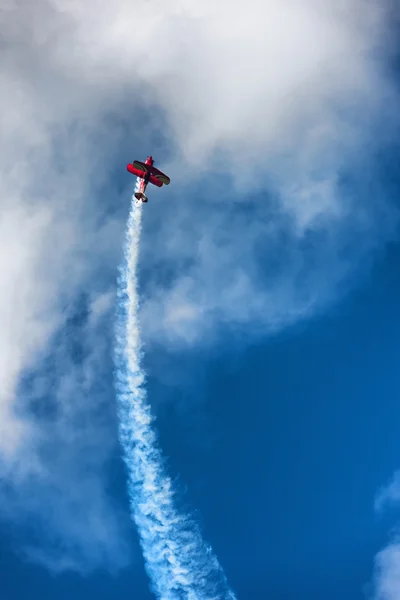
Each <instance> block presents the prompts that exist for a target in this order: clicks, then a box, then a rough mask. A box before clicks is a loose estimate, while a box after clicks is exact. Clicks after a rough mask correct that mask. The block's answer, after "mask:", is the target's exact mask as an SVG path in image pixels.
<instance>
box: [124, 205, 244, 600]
mask: <svg viewBox="0 0 400 600" xmlns="http://www.w3.org/2000/svg"><path fill="white" fill-rule="evenodd" d="M141 217H142V206H141V205H140V206H139V207H136V206H135V198H134V197H133V199H132V208H131V212H130V216H129V221H128V228H127V239H126V249H125V264H124V265H123V267H122V269H121V273H120V279H119V290H118V297H119V301H118V315H117V347H116V368H117V373H116V380H117V390H118V412H119V419H120V424H119V429H120V439H121V444H122V447H123V452H124V460H125V464H126V467H127V474H128V490H129V499H130V505H131V511H132V517H133V520H134V522H135V523H136V525H137V528H138V532H139V536H140V541H141V546H142V549H143V554H144V558H145V564H146V569H147V572H148V575H149V577H150V580H151V582H152V587H153V590H154V592H155V594H156V596H157V597H158V598H160V599H162V600H178V599H183V598H187V599H188V600H190V599H193V600H194V599H198V600H201V599H203V600H217V599H218V600H222V599H226V600H234V599H235V595H234V594H233V592H232V591H231V590H230V589H229V586H228V584H227V581H226V578H225V575H224V573H223V571H222V568H221V566H220V565H219V563H218V560H217V559H216V557H215V556H214V555H213V553H212V551H211V549H210V548H208V547H207V546H206V545H205V543H204V541H203V540H202V537H201V534H200V531H199V529H198V526H197V524H196V523H195V522H194V521H193V520H192V519H191V518H189V517H188V516H187V515H182V514H180V513H179V511H178V510H177V507H176V505H175V502H176V499H175V498H174V491H173V485H172V481H171V479H170V478H169V477H168V476H167V474H166V470H165V466H164V464H163V458H162V455H161V452H160V449H159V447H158V445H157V439H156V435H155V431H154V429H153V427H152V417H151V410H150V405H149V403H148V401H147V394H146V390H145V388H144V383H145V374H144V372H143V368H142V366H141V364H140V363H141V357H142V344H141V338H140V326H139V321H138V309H139V295H138V281H137V266H138V256H139V242H140V232H141Z"/></svg>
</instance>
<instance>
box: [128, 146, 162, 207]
mask: <svg viewBox="0 0 400 600" xmlns="http://www.w3.org/2000/svg"><path fill="white" fill-rule="evenodd" d="M153 165H154V160H153V157H152V156H148V157H147V158H146V162H144V163H143V162H140V161H139V160H134V161H133V163H129V164H128V165H126V168H127V170H128V171H129V173H132V175H136V177H140V184H139V189H138V190H137V191H136V192H135V198H136V199H137V200H138V201H142V202H147V201H148V198H147V196H146V194H145V191H146V188H147V184H148V183H152V184H153V185H156V186H157V187H162V186H163V184H164V183H165V185H169V183H170V178H169V177H168V175H165V173H162V172H161V171H159V170H158V169H156V168H155V167H154V166H153Z"/></svg>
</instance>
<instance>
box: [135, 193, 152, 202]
mask: <svg viewBox="0 0 400 600" xmlns="http://www.w3.org/2000/svg"><path fill="white" fill-rule="evenodd" d="M135 198H136V200H141V201H142V202H148V200H149V199H148V198H147V196H146V195H145V194H143V192H135Z"/></svg>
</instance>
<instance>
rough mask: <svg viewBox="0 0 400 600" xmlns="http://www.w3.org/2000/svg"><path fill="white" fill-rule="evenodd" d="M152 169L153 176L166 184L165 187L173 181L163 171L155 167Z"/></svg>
mask: <svg viewBox="0 0 400 600" xmlns="http://www.w3.org/2000/svg"><path fill="white" fill-rule="evenodd" d="M150 169H151V170H150V172H151V174H152V175H154V177H155V178H156V179H158V180H159V181H161V183H165V185H169V183H170V182H171V180H170V178H169V177H168V175H166V174H165V173H163V172H162V171H159V170H158V169H156V168H155V167H150Z"/></svg>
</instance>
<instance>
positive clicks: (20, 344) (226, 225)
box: [0, 0, 397, 566]
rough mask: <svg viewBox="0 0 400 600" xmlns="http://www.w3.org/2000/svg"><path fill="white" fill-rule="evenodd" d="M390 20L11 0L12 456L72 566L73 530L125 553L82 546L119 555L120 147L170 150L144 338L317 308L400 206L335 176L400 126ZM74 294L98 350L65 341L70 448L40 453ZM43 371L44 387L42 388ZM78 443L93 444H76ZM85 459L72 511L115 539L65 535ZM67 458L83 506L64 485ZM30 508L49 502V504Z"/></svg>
mask: <svg viewBox="0 0 400 600" xmlns="http://www.w3.org/2000/svg"><path fill="white" fill-rule="evenodd" d="M387 26H388V24H387V22H386V14H385V6H384V5H383V4H382V3H373V2H372V3H369V4H368V5H366V4H365V3H364V2H361V1H359V0H351V1H346V2H337V1H334V0H325V1H324V2H321V1H317V0H291V1H290V2H286V3H282V2H280V1H278V0H270V1H269V2H261V1H259V0H250V1H249V2H248V3H247V4H246V10H243V5H242V4H240V3H239V2H228V1H227V0H223V1H222V0H221V1H219V2H218V3H215V2H213V1H211V0H205V1H204V2H201V3H199V2H194V1H188V0H186V1H184V0H181V1H177V0H164V1H161V0H159V1H156V0H153V1H151V2H139V1H137V2H132V1H131V0H129V1H128V0H115V1H114V2H108V3H107V2H103V3H101V9H99V4H98V2H95V0H87V1H86V2H80V1H76V2H71V1H67V0H53V1H50V0H49V1H46V0H35V1H34V2H31V1H27V0H25V1H24V0H20V1H15V2H9V3H8V4H7V5H5V4H4V3H3V5H2V11H1V13H0V28H1V33H2V44H1V49H0V53H1V64H2V70H1V74H0V85H1V89H2V90H5V93H3V94H2V95H1V98H0V115H1V117H0V118H1V121H0V128H1V131H0V133H1V136H0V203H1V206H0V209H1V210H0V233H1V235H0V251H1V253H0V256H1V260H0V287H1V289H2V294H1V298H0V332H1V333H0V357H1V360H0V374H1V380H2V384H3V385H2V388H1V390H0V422H1V429H0V453H1V455H2V457H3V472H4V474H5V475H4V477H6V474H7V473H8V475H10V473H12V472H14V485H15V493H18V490H24V486H25V484H26V481H29V478H30V477H35V485H36V487H37V488H39V487H40V488H41V489H42V490H43V494H48V495H49V496H48V497H50V498H52V502H54V507H55V508H54V514H55V515H58V517H57V518H56V519H54V520H53V522H52V530H53V531H54V532H55V534H54V535H55V536H56V538H57V539H58V540H60V539H61V538H63V537H65V539H67V540H69V543H67V544H66V545H65V546H66V548H67V552H66V553H65V554H64V555H63V556H61V555H59V554H57V558H56V559H55V560H57V561H58V564H59V565H67V564H69V565H71V564H74V565H77V560H78V559H77V556H76V554H74V553H72V554H71V551H70V548H71V547H73V546H74V544H75V543H77V540H78V539H79V537H81V538H82V540H81V545H80V548H81V551H80V552H78V554H80V556H81V557H83V558H82V561H83V562H85V561H86V562H87V563H88V564H89V565H92V564H99V563H100V562H101V560H103V562H106V563H107V562H112V560H111V558H110V556H109V555H104V556H103V557H102V559H101V560H100V558H99V555H98V556H96V557H94V558H93V553H92V552H91V551H89V550H88V548H90V547H92V548H93V547H94V546H93V544H91V543H90V540H92V542H94V545H96V542H97V541H98V539H99V536H100V538H101V539H102V540H103V541H104V540H105V539H106V538H107V539H113V540H114V543H113V544H111V545H110V547H113V548H115V557H116V558H115V564H116V563H118V564H122V563H123V562H124V560H123V558H121V557H122V556H123V554H124V553H123V552H121V550H120V544H122V546H123V543H124V536H123V534H122V533H121V521H120V520H119V519H117V520H115V519H114V518H113V517H112V515H113V514H114V508H113V506H112V503H111V501H110V499H109V498H108V497H107V494H106V492H105V478H104V469H105V466H106V464H107V457H108V455H109V453H110V452H111V447H112V443H111V442H110V445H109V444H108V443H105V442H104V440H107V439H108V438H111V439H112V441H113V442H115V439H114V438H113V435H114V436H115V434H113V433H112V432H111V430H109V429H107V427H106V428H105V429H103V428H101V427H100V429H101V433H100V434H99V431H98V429H97V428H98V423H97V421H96V420H95V421H93V422H92V421H91V418H92V416H93V414H95V412H96V411H95V407H96V401H97V391H96V389H97V388H96V379H97V377H98V373H99V372H100V371H101V370H102V367H101V365H102V364H103V361H104V360H105V359H106V358H105V357H106V356H107V352H109V347H108V346H107V345H104V343H102V342H101V340H102V329H101V328H102V326H104V325H103V323H104V321H103V318H102V314H103V311H105V313H104V314H105V315H107V314H109V312H107V310H108V307H109V301H110V302H111V299H112V297H113V293H114V290H113V289H112V286H113V278H114V276H115V268H116V266H117V263H118V260H119V257H120V244H121V241H122V237H121V235H122V231H123V223H122V222H121V218H120V217H119V215H118V214H117V216H116V217H113V218H111V217H110V216H109V215H110V209H111V207H115V206H116V205H117V203H118V202H121V198H120V197H119V192H117V182H116V183H115V184H114V183H110V177H111V174H113V176H114V173H113V168H114V162H113V161H114V158H113V157H114V155H116V156H118V160H119V159H121V163H122V162H125V161H127V160H129V159H131V158H132V157H131V156H129V157H128V156H124V155H123V152H122V151H121V147H123V148H126V151H127V152H129V153H132V154H133V153H134V154H135V155H137V157H138V158H140V157H141V155H142V154H143V155H144V153H145V152H147V151H149V152H153V153H154V155H155V157H156V158H157V157H158V156H161V153H162V149H163V148H165V149H167V155H168V156H167V157H166V159H165V163H164V164H165V169H166V170H167V169H168V171H169V173H170V174H171V177H172V184H171V186H170V188H169V189H166V190H160V191H159V190H156V191H154V193H152V194H151V202H150V203H149V205H148V206H146V207H145V210H146V217H145V231H144V234H145V235H144V240H143V250H142V256H141V260H142V265H143V267H144V270H145V273H146V277H145V288H144V292H145V300H146V301H145V303H144V304H143V312H142V316H143V327H144V334H145V336H146V338H147V339H148V340H151V339H154V338H156V339H157V340H158V341H164V342H165V341H167V342H168V343H174V344H176V343H194V342H198V341H200V340H202V339H204V338H205V339H210V338H211V337H212V333H213V331H215V328H216V326H217V325H218V323H220V322H223V321H228V322H236V323H238V324H245V325H247V324H249V323H250V324H255V325H256V327H257V328H258V329H259V330H260V331H262V330H263V328H264V329H265V328H267V329H270V328H276V327H281V326H284V325H285V324H287V323H290V322H293V321H294V320H296V319H298V318H303V317H304V316H306V315H311V314H313V313H314V312H315V311H316V310H319V309H321V307H323V306H324V305H325V303H326V302H328V301H329V300H330V299H331V298H332V297H333V296H334V295H335V293H336V289H337V287H338V286H339V285H340V284H341V282H342V281H343V279H345V278H346V277H348V275H349V274H350V273H351V272H352V269H353V264H354V263H357V260H358V259H359V258H360V257H361V256H363V255H364V253H365V252H367V251H369V250H371V248H374V247H375V246H376V245H379V243H380V242H381V241H383V240H385V239H386V238H387V237H388V236H389V235H390V234H391V232H392V231H393V228H394V226H395V223H396V219H397V214H396V213H395V212H394V209H393V208H392V207H391V205H390V202H389V201H388V200H387V199H386V198H382V197H377V196H376V195H374V193H372V192H371V191H370V189H369V188H368V185H367V184H365V187H364V188H363V189H362V190H361V191H360V188H359V187H358V188H357V190H356V191H355V192H354V193H352V194H351V193H349V192H348V191H347V192H346V191H344V189H343V187H342V185H341V181H340V175H341V173H342V172H343V170H346V169H347V168H349V169H350V170H351V166H352V165H355V168H356V170H357V172H358V173H359V172H360V170H361V169H364V171H365V172H367V171H368V169H369V168H370V167H371V164H372V163H371V162H370V160H369V158H370V157H369V150H368V149H369V148H371V149H372V147H373V146H374V145H379V141H380V137H381V136H384V135H386V134H387V131H388V129H389V128H388V127H387V125H390V126H392V127H393V125H394V121H393V118H392V115H391V113H390V106H394V107H395V106H396V102H395V101H394V97H393V91H392V90H391V87H390V82H389V81H388V80H387V79H386V77H385V76H384V74H383V73H384V70H381V69H380V62H379V60H378V58H377V54H376V53H375V49H376V48H378V49H379V52H380V53H381V54H382V47H384V45H385V43H386V40H387V37H386V38H385V32H386V31H387ZM146 107H147V108H146ZM148 107H150V108H151V112H150V113H149V112H148V111H149V108H148ZM382 109H384V111H385V112H384V114H385V121H384V123H382V115H383V112H382ZM143 110H147V112H146V113H145V114H144V113H143ZM149 115H151V118H149ZM378 123H381V129H382V128H384V125H385V128H384V131H381V130H380V129H378V130H377V128H376V127H377V124H378ZM128 127H130V128H131V129H130V134H129V135H132V137H131V138H130V139H129V140H127V134H126V132H125V129H126V128H128ZM157 150H158V153H157ZM164 164H163V165H160V166H162V167H164ZM123 169H124V166H123V164H121V178H123V177H124V174H123ZM127 181H128V180H127ZM132 184H133V181H132ZM127 185H129V183H127ZM196 187H197V192H196V193H195V191H194V190H195V189H196ZM107 194H110V195H111V196H112V198H110V200H109V201H107V199H105V198H104V196H105V195H107ZM123 201H124V202H126V201H127V196H126V195H124V196H123ZM124 214H126V211H125V212H124ZM166 274H167V275H168V276H167V275H166ZM82 289H86V291H87V292H88V293H89V294H90V295H91V297H92V301H93V304H92V307H93V310H92V316H91V318H90V319H89V322H88V324H87V330H86V335H87V340H88V342H89V341H90V343H91V344H93V350H92V351H91V352H88V353H87V355H85V361H84V362H83V364H82V365H81V366H79V367H77V366H76V365H75V364H71V360H70V355H69V354H68V351H67V350H65V352H63V353H62V358H60V365H59V368H58V369H57V373H56V374H57V378H56V382H55V384H54V385H55V387H54V390H53V394H52V397H53V401H54V402H55V405H56V407H57V411H56V414H57V415H58V416H57V418H56V421H55V425H54V428H53V429H52V430H51V432H52V437H53V439H55V440H58V441H59V442H60V444H64V446H63V447H64V449H65V448H67V443H68V448H69V450H68V452H67V450H65V454H68V460H67V464H65V463H64V462H63V461H61V462H60V463H58V462H57V460H56V459H55V457H54V455H50V454H49V453H48V452H47V453H45V455H43V452H42V450H43V448H46V447H48V446H47V445H48V442H49V435H50V430H49V429H46V428H43V423H42V422H41V421H40V419H39V418H38V417H35V416H34V415H33V414H32V412H31V411H29V410H28V407H27V404H28V405H29V403H28V400H29V398H28V399H27V398H26V397H25V396H24V394H23V393H22V392H21V391H20V388H19V387H18V385H19V380H20V376H21V374H23V373H24V372H25V371H26V369H29V368H33V367H34V366H35V365H37V364H38V363H40V359H46V360H47V359H48V354H47V352H48V349H49V344H50V347H51V348H52V351H54V347H52V346H51V343H52V341H53V339H54V338H53V335H54V333H55V332H56V331H58V330H59V328H60V327H62V326H63V323H64V321H65V319H66V318H67V317H69V316H70V315H71V306H72V307H73V306H74V300H75V298H76V296H77V295H78V294H79V293H80V292H81V290H82ZM108 340H109V341H110V337H109V338H108ZM67 342H68V341H66V346H65V348H68V343H67ZM62 347H64V346H62ZM93 353H94V356H95V360H94V362H93ZM68 357H69V358H68ZM43 378H44V380H43ZM46 378H48V374H46V373H44V374H42V378H41V379H40V378H38V377H37V378H36V385H39V382H42V383H43V389H44V391H45V392H46V393H47V392H48V391H49V390H48V387H47V384H46V381H47V379H46ZM83 398H85V400H86V401H87V400H88V398H89V399H90V402H89V403H88V405H87V411H88V412H87V413H86V412H85V410H86V409H85V408H84V413H82V412H81V410H82V406H83V407H85V406H86V405H85V404H84V403H83ZM29 406H30V405H29ZM106 406H107V402H106V401H103V403H102V410H103V411H105V410H107V408H106ZM67 408H68V410H67ZM89 415H90V417H89ZM87 440H91V442H90V443H91V444H93V447H92V448H91V451H90V452H86V451H85V452H82V451H81V448H82V444H83V447H85V444H86V442H87ZM99 448H103V451H101V452H100V451H99ZM54 461H56V462H54ZM81 461H83V463H82V462H81ZM17 463H18V465H19V467H20V468H18V469H17V476H16V474H15V470H14V469H13V468H10V466H11V465H12V466H14V465H15V464H17ZM54 464H56V465H57V467H56V468H55V469H54V470H53V471H52V476H51V479H50V485H48V481H49V480H48V475H47V474H48V473H49V470H50V469H51V466H52V465H54ZM78 465H81V466H82V465H83V466H85V465H86V467H85V468H87V470H88V471H89V472H90V473H92V474H93V477H92V479H91V480H90V481H91V484H90V485H88V487H87V488H85V494H84V495H79V502H80V503H81V504H79V507H80V510H81V512H82V514H84V512H85V510H87V509H88V507H89V506H91V507H92V510H93V514H94V515H97V517H98V518H97V517H96V518H95V520H96V522H99V520H98V519H100V521H101V522H103V523H104V522H106V521H107V522H109V523H110V524H111V525H110V529H109V530H108V534H107V535H105V534H104V535H103V532H101V533H100V534H99V531H98V528H97V526H96V527H88V529H87V530H86V532H85V535H86V534H87V535H86V538H87V539H83V538H85V535H84V534H83V533H82V530H81V528H80V527H78V528H74V527H71V528H70V531H72V533H73V535H72V537H71V536H70V537H68V536H69V534H68V531H67V529H66V528H64V529H62V530H57V528H58V527H59V523H60V522H61V520H62V521H65V522H70V521H69V516H71V517H73V516H74V514H75V513H76V510H74V509H73V507H75V504H76V502H77V501H78V496H76V495H75V492H74V491H73V490H74V489H76V486H77V485H78V483H77V482H78V480H79V477H80V467H79V468H78ZM65 473H68V478H69V479H68V481H69V489H70V490H71V494H72V496H71V497H70V498H71V501H69V500H65V499H63V498H61V492H60V493H58V490H61V489H64V485H65ZM15 477H16V478H17V481H15ZM46 490H47V491H46ZM51 490H53V491H54V490H57V493H53V492H52V491H51ZM24 491H25V490H24ZM21 497H23V496H21ZM15 503H16V505H17V506H18V505H19V503H18V502H15ZM32 506H34V510H35V511H36V514H40V511H41V503H40V502H33V505H32ZM93 507H95V508H93ZM96 507H97V508H96ZM66 515H69V516H66ZM50 538H51V536H50ZM50 538H49V539H50ZM89 538H90V539H89ZM118 540H120V541H118ZM50 542H51V539H50ZM51 547H53V546H51ZM104 547H105V546H104V544H103V545H102V548H104ZM85 548H86V550H85ZM39 552H40V553H42V554H41V556H42V558H43V556H44V554H43V552H45V550H43V549H40V551H39V550H37V551H36V556H37V557H38V556H39ZM46 552H47V551H46ZM100 554H101V553H100ZM46 556H47V557H48V560H49V561H50V557H54V555H53V554H48V553H47V554H46ZM85 557H86V558H85ZM88 557H89V558H88ZM90 557H91V558H90ZM78 562H79V561H78ZM53 566H54V561H53Z"/></svg>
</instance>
